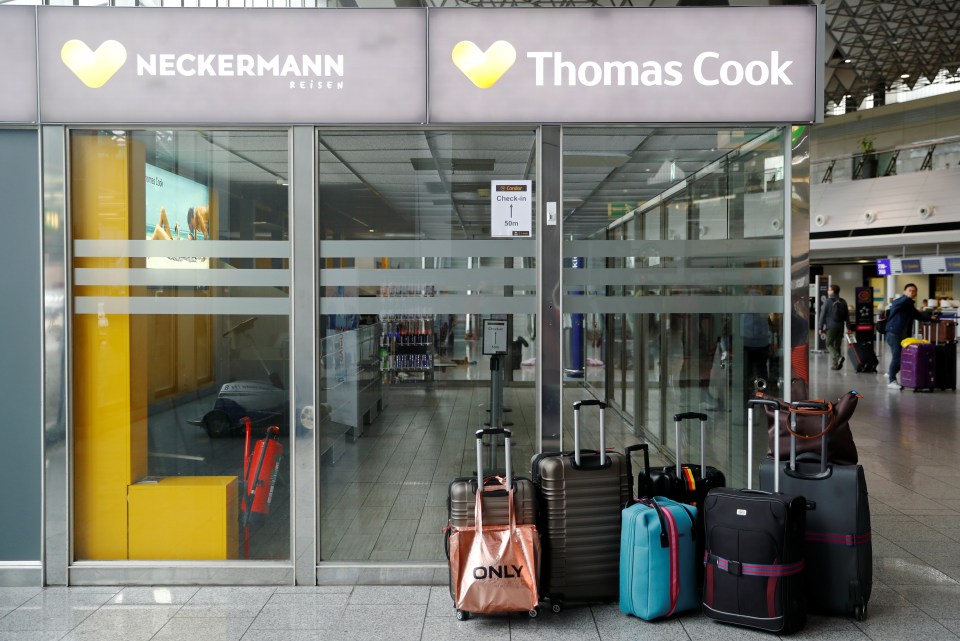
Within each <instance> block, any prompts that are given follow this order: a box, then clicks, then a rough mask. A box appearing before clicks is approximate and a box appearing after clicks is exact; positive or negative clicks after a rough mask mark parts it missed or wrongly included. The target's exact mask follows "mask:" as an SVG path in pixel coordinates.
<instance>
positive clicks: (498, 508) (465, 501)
mask: <svg viewBox="0 0 960 641" xmlns="http://www.w3.org/2000/svg"><path fill="white" fill-rule="evenodd" d="M501 434H502V435H503V437H504V439H503V444H504V450H505V454H504V464H505V466H506V469H505V475H504V476H505V479H507V480H509V483H510V484H511V485H513V509H514V513H515V514H516V516H517V523H518V524H521V525H525V524H528V523H533V524H536V522H537V495H536V490H535V489H534V487H533V482H532V481H530V479H528V478H523V477H516V478H515V477H513V469H512V463H511V459H510V430H506V429H503V428H499V427H497V428H488V429H484V430H477V473H478V476H479V477H480V478H484V477H483V474H484V472H483V437H484V436H497V435H501ZM488 473H490V474H492V473H493V472H492V470H490V471H488ZM484 482H485V484H487V485H489V484H493V485H500V484H502V483H503V481H501V480H499V479H497V478H496V477H493V476H488V477H487V478H484ZM476 496H477V476H465V477H460V478H457V479H454V480H453V481H452V482H451V483H450V487H449V490H448V494H447V516H448V519H449V526H448V527H447V528H446V531H447V536H446V537H445V541H444V547H445V548H447V539H449V529H450V528H460V527H473V526H474V519H473V512H474V508H475V507H476ZM482 506H483V507H482V509H483V522H484V523H485V524H488V525H504V524H506V523H507V519H508V512H507V493H506V492H504V491H496V490H494V491H488V492H486V493H484V495H483V502H482ZM447 558H450V551H449V548H447Z"/></svg>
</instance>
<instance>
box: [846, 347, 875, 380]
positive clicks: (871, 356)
mask: <svg viewBox="0 0 960 641" xmlns="http://www.w3.org/2000/svg"><path fill="white" fill-rule="evenodd" d="M847 358H849V359H850V363H851V364H852V365H853V368H854V369H855V370H856V371H857V373H861V374H873V373H875V372H876V371H877V367H878V366H879V365H880V360H879V359H878V358H877V352H876V351H874V349H873V343H852V344H851V345H850V346H849V347H847Z"/></svg>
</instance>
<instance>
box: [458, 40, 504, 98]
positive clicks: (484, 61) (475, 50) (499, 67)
mask: <svg viewBox="0 0 960 641" xmlns="http://www.w3.org/2000/svg"><path fill="white" fill-rule="evenodd" d="M516 60H517V50H516V49H514V48H513V45H512V44H510V43H509V42H507V41H506V40H497V41H496V42H494V43H493V44H492V45H490V48H489V49H487V50H486V51H480V47H478V46H477V45H475V44H473V43H472V42H470V41H469V40H463V41H461V42H458V43H457V46H455V47H454V48H453V64H455V65H457V69H459V70H460V71H462V72H463V75H465V76H466V77H467V78H469V79H470V82H472V83H473V84H475V85H477V86H478V87H480V88H481V89H486V88H487V87H492V86H493V85H494V84H495V83H496V82H497V80H500V78H501V76H503V74H505V73H506V72H507V69H509V68H510V67H512V66H513V63H514V62H516Z"/></svg>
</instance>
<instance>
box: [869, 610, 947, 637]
mask: <svg viewBox="0 0 960 641" xmlns="http://www.w3.org/2000/svg"><path fill="white" fill-rule="evenodd" d="M857 627H858V628H860V629H861V630H863V631H864V632H865V633H866V634H867V636H869V637H870V638H871V639H873V641H905V640H907V639H917V640H918V641H919V640H921V639H922V640H923V641H955V640H956V639H957V637H956V635H954V634H953V633H952V632H950V631H949V630H948V629H947V628H945V627H944V626H942V625H941V624H940V623H938V622H937V621H936V620H934V619H933V618H931V617H930V616H928V615H927V614H925V613H924V612H923V611H921V610H920V609H919V608H912V607H911V608H895V607H891V608H879V607H874V604H873V603H871V604H870V612H869V615H868V616H867V619H866V620H865V621H858V622H857Z"/></svg>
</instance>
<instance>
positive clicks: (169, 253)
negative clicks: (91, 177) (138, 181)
mask: <svg viewBox="0 0 960 641" xmlns="http://www.w3.org/2000/svg"><path fill="white" fill-rule="evenodd" d="M73 255H74V257H76V258H145V257H151V258H152V257H158V256H160V257H167V258H174V257H180V256H206V257H209V258H221V257H224V258H289V257H290V242H289V241H286V240H179V241H177V240H75V241H73Z"/></svg>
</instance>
